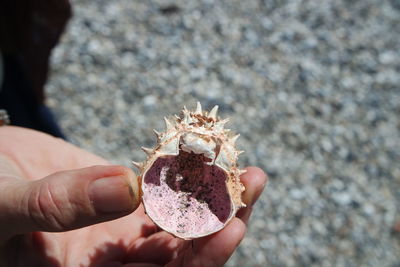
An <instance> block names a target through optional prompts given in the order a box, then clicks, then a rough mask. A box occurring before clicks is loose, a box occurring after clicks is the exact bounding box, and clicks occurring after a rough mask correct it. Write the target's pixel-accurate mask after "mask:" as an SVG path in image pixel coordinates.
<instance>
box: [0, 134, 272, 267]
mask: <svg viewBox="0 0 400 267" xmlns="http://www.w3.org/2000/svg"><path fill="white" fill-rule="evenodd" d="M93 165H102V166H93ZM89 166H92V167H89ZM247 170H248V171H247V173H245V174H244V175H242V177H241V180H242V182H243V183H244V185H245V186H246V191H245V192H244V195H243V200H244V202H245V203H246V204H247V205H248V207H247V208H244V209H242V210H240V211H239V213H238V218H234V219H233V220H232V221H231V222H230V223H229V224H228V225H227V226H226V227H225V228H224V229H223V230H221V231H220V232H218V233H215V234H213V235H211V236H207V237H203V238H199V239H195V240H193V241H184V240H181V239H179V238H175V237H173V236H172V235H170V234H169V233H167V232H165V231H161V230H160V229H158V228H157V227H156V226H155V225H154V223H152V222H151V220H150V219H149V218H148V217H147V216H146V215H145V214H144V210H143V207H142V205H140V206H139V207H138V205H139V199H138V195H139V193H138V184H137V181H136V179H135V175H134V174H133V172H132V171H131V170H130V169H129V168H126V167H122V166H112V165H109V163H108V162H107V161H106V160H104V159H102V158H100V157H98V156H95V155H93V154H91V153H89V152H87V151H84V150H81V149H79V148H77V147H75V146H73V145H71V144H69V143H66V142H64V141H62V140H60V139H56V138H53V137H51V136H48V135H46V134H43V133H40V132H36V131H32V130H28V129H23V128H18V127H0V266H3V265H6V264H9V265H10V266H27V265H29V266H159V265H167V266H222V265H223V264H224V263H225V262H226V261H227V260H228V259H229V257H230V256H231V254H232V253H233V251H234V250H235V248H236V247H237V246H238V244H239V242H240V241H241V239H242V238H243V236H244V233H245V230H246V226H245V223H246V222H247V220H248V218H249V216H250V214H251V210H252V205H253V204H254V202H255V201H256V200H257V198H258V197H259V195H260V194H261V192H262V190H263V188H264V185H265V183H266V178H267V177H266V175H265V174H264V173H263V172H262V171H261V170H260V169H258V168H256V167H249V168H247ZM42 177H44V178H42ZM107 177H108V178H109V179H107ZM107 181H108V182H109V184H107ZM93 184H94V187H91V185H93ZM96 184H97V186H96ZM97 193H98V194H97ZM134 210H135V211H134ZM133 211H134V212H133ZM126 215H127V216H126ZM120 217H121V218H120ZM117 218H119V219H117Z"/></svg>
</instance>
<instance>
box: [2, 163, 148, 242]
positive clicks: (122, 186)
mask: <svg viewBox="0 0 400 267" xmlns="http://www.w3.org/2000/svg"><path fill="white" fill-rule="evenodd" d="M139 203H140V197H139V186H138V182H137V179H136V176H135V174H134V173H133V172H132V170H130V169H129V168H126V167H122V166H93V167H88V168H84V169H79V170H72V171H63V172H58V173H54V174H51V175H49V176H47V177H45V178H43V179H41V180H37V181H32V182H27V181H21V180H17V179H7V178H5V179H2V180H0V240H4V239H7V238H9V237H11V236H14V235H17V234H23V233H27V232H32V231H46V232H60V231H66V230H71V229H76V228H80V227H84V226H88V225H91V224H95V223H99V222H104V221H108V220H113V219H116V218H119V217H121V216H124V215H127V214H129V213H131V212H132V211H133V210H135V209H136V208H137V207H138V205H139Z"/></svg>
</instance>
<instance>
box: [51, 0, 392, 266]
mask: <svg viewBox="0 0 400 267" xmlns="http://www.w3.org/2000/svg"><path fill="white" fill-rule="evenodd" d="M71 4H72V6H73V17H72V19H71V20H70V21H69V23H68V26H67V28H66V31H65V33H64V35H63V36H62V39H61V41H60V43H59V45H58V46H57V47H56V49H55V50H53V53H52V57H51V69H50V77H49V80H48V82H47V85H46V92H47V99H46V103H47V105H48V106H49V107H50V108H51V109H52V110H53V112H54V113H55V115H56V117H57V118H58V122H59V124H60V126H61V128H62V130H63V131H64V133H65V135H66V136H67V137H68V139H69V140H70V141H71V142H73V143H74V144H76V145H78V146H81V147H83V148H85V149H87V150H89V151H92V152H94V153H97V154H99V155H101V156H103V157H105V158H107V159H109V160H110V161H112V162H114V163H118V164H123V165H127V166H130V161H131V160H135V161H137V160H142V159H144V158H145V155H144V153H142V152H141V151H140V147H141V146H147V147H150V146H152V145H154V144H155V138H154V137H153V135H152V129H153V128H155V129H157V130H162V129H163V128H164V125H163V119H162V118H163V116H165V115H168V114H179V112H180V110H181V108H182V107H183V105H186V106H187V107H188V108H194V107H195V103H196V101H200V102H201V103H202V105H203V107H205V108H207V109H210V108H212V107H213V106H214V105H216V104H217V105H219V107H220V116H221V117H229V118H230V119H231V122H230V124H229V125H228V126H229V127H228V128H231V129H232V130H234V131H235V132H238V133H240V134H241V138H240V139H239V141H238V146H239V148H240V149H242V150H245V151H246V152H245V153H244V154H242V156H241V160H240V164H241V166H246V165H256V166H259V167H261V168H263V169H264V170H265V171H266V172H267V173H268V174H269V177H270V182H269V185H268V187H267V189H266V190H265V192H264V194H263V195H262V197H261V200H260V201H259V202H258V203H257V205H256V207H255V211H254V214H253V216H252V218H251V222H250V224H249V230H248V233H247V236H246V238H245V239H244V240H243V242H242V244H241V246H240V248H239V249H238V250H237V251H236V253H235V254H234V256H233V257H232V258H231V260H230V261H229V262H228V263H227V266H361V265H364V266H390V267H392V266H393V267H394V266H400V259H399V258H400V213H399V209H400V206H399V205H400V163H399V162H400V119H399V114H400V52H399V51H400V37H399V36H400V27H399V25H400V2H399V1H398V0H391V1H385V0H384V1H381V0H364V1H356V0H352V1H349V0H337V1H328V0H308V1H306V0H304V1H300V0H290V1H289V0H282V1H278V0H257V1H256V0H246V1H240V0H231V1H228V0H226V1H222V0H221V1H213V0H203V1H200V0H199V1H195V0H186V1H183V0H182V1H169V0H166V1H156V0H152V1H132V0H115V1H106V0H97V1H88V0H73V1H72V2H71Z"/></svg>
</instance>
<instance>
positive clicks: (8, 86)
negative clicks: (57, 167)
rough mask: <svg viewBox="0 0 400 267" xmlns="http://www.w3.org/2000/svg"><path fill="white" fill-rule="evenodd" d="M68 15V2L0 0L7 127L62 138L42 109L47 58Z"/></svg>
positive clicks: (0, 94) (1, 96) (1, 95)
mask: <svg viewBox="0 0 400 267" xmlns="http://www.w3.org/2000/svg"><path fill="white" fill-rule="evenodd" d="M70 16H71V7H70V4H69V1H68V0H2V1H1V3H0V50H1V54H2V57H3V69H4V73H3V84H2V87H1V90H0V109H1V108H3V109H6V110H7V112H8V113H9V116H10V119H11V124H12V125H18V126H23V127H28V128H33V129H37V130H40V131H44V132H47V133H50V134H52V135H55V136H59V137H63V135H62V133H61V131H60V129H59V128H58V126H57V124H56V123H55V121H54V119H53V116H52V115H51V112H50V110H49V109H48V108H47V107H46V106H44V99H45V94H44V85H45V83H46V80H47V73H48V67H49V57H50V53H51V50H52V49H53V48H54V46H55V45H56V44H57V42H58V40H59V38H60V35H61V34H62V32H63V31H64V28H65V25H66V23H67V21H68V19H69V18H70Z"/></svg>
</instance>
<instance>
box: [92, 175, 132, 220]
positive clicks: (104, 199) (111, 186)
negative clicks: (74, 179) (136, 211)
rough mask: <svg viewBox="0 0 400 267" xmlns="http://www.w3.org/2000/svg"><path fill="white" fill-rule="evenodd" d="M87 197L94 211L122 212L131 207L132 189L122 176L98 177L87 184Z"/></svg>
mask: <svg viewBox="0 0 400 267" xmlns="http://www.w3.org/2000/svg"><path fill="white" fill-rule="evenodd" d="M89 198H90V200H91V202H92V204H93V206H94V208H95V210H96V211H98V212H102V213H114V212H123V211H129V210H132V209H133V191H132V189H131V187H130V185H129V182H128V179H127V178H126V177H123V176H112V177H106V178H100V179H97V180H95V181H93V182H92V183H91V184H90V185H89Z"/></svg>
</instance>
